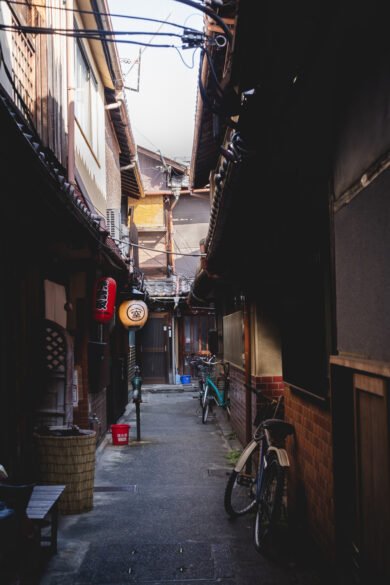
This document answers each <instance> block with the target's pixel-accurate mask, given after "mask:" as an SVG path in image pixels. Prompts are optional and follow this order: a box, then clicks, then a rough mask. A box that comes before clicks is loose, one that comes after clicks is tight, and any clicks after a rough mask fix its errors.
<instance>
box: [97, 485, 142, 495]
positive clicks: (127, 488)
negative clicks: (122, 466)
mask: <svg viewBox="0 0 390 585" xmlns="http://www.w3.org/2000/svg"><path fill="white" fill-rule="evenodd" d="M93 491H94V492H131V493H133V494H136V493H137V491H138V488H137V486H136V485H97V486H95V487H94V488H93Z"/></svg>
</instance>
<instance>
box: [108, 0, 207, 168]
mask: <svg viewBox="0 0 390 585" xmlns="http://www.w3.org/2000/svg"><path fill="white" fill-rule="evenodd" d="M109 7H110V11H111V13H112V14H114V13H118V14H128V15H132V16H142V17H148V18H156V19H160V20H163V21H165V20H169V21H170V22H174V23H177V24H185V25H186V26H189V27H192V28H196V29H198V30H202V29H203V13H202V12H200V11H198V10H196V9H194V8H192V7H190V6H186V5H184V4H180V3H179V2H175V1H174V0H109ZM112 22H113V27H114V29H115V30H138V31H149V32H152V33H154V32H156V31H159V32H176V33H177V32H179V33H180V32H181V31H180V29H174V28H171V27H168V26H167V25H162V27H161V25H160V24H158V23H155V22H144V21H137V20H128V19H121V18H117V17H112ZM160 27H161V28H160ZM117 38H128V39H131V40H135V39H137V40H141V41H142V42H146V43H149V42H151V43H155V44H177V45H180V44H181V39H179V38H174V37H164V36H162V37H158V36H156V37H154V38H153V39H152V36H151V35H148V36H145V37H144V36H137V37H117ZM117 46H118V52H119V55H120V58H121V61H122V63H121V64H122V70H123V73H124V74H125V84H126V86H129V87H131V88H134V89H137V86H138V65H137V63H134V62H135V61H136V60H137V59H138V57H139V50H140V49H141V51H142V55H141V64H140V69H139V91H131V90H126V99H127V105H128V110H129V115H130V122H131V127H132V130H133V134H134V137H135V140H136V142H137V144H138V145H140V146H143V147H145V148H148V149H149V150H152V151H154V152H156V151H158V150H161V152H162V154H163V155H164V156H167V157H169V158H173V159H175V160H177V161H179V162H189V160H190V156H191V151H192V141H193V133H194V122H195V108H196V91H197V75H198V65H199V50H197V51H196V52H195V53H194V50H193V49H186V50H183V51H180V54H181V56H182V58H183V59H184V61H185V63H186V64H187V66H190V67H192V68H188V67H186V66H185V64H184V63H183V61H182V59H181V58H180V55H179V53H178V51H177V50H176V49H173V48H154V47H147V48H146V49H144V48H143V47H138V46H133V45H127V44H121V43H118V45H117ZM123 59H129V60H130V61H131V62H130V63H127V62H124V61H123Z"/></svg>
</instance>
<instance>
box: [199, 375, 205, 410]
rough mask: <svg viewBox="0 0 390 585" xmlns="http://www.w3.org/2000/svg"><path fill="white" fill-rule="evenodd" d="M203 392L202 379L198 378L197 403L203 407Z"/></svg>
mask: <svg viewBox="0 0 390 585" xmlns="http://www.w3.org/2000/svg"><path fill="white" fill-rule="evenodd" d="M203 394H204V382H203V380H199V403H200V406H201V408H203Z"/></svg>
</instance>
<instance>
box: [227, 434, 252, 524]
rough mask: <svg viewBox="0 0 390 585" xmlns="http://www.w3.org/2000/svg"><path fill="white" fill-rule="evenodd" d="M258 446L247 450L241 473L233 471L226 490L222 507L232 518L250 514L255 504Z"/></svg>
mask: <svg viewBox="0 0 390 585" xmlns="http://www.w3.org/2000/svg"><path fill="white" fill-rule="evenodd" d="M259 449H260V447H259V444H258V443H257V444H256V445H255V446H253V449H252V450H251V449H250V448H249V449H248V455H247V458H246V460H245V462H244V465H243V467H242V469H241V471H236V470H235V469H233V471H232V472H231V474H230V476H229V479H228V482H227V485H226V489H225V498H224V505H225V510H226V512H227V514H228V515H229V516H230V517H231V518H234V517H236V516H243V515H244V514H246V513H247V512H250V510H252V508H253V507H254V506H255V504H256V476H257V469H258V462H259Z"/></svg>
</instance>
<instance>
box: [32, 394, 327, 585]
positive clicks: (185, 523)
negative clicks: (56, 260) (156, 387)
mask: <svg viewBox="0 0 390 585" xmlns="http://www.w3.org/2000/svg"><path fill="white" fill-rule="evenodd" d="M197 398H198V396H197V393H196V392H194V391H192V390H190V389H189V390H187V391H184V392H177V391H176V392H172V391H170V392H168V391H162V390H161V391H157V392H151V391H149V392H148V391H145V394H144V402H143V403H142V407H141V433H142V434H141V441H140V442H139V443H137V441H136V439H135V437H136V428H135V412H134V409H132V408H131V405H129V407H128V409H127V411H126V414H125V416H124V417H123V422H128V423H129V424H130V425H131V430H130V441H129V445H128V446H127V445H126V446H114V445H112V442H111V438H110V439H109V440H108V441H107V442H106V446H105V448H104V449H103V450H102V451H101V452H100V453H99V452H98V455H97V465H96V474H95V490H94V507H93V510H92V511H91V512H88V513H85V514H79V515H72V516H62V517H61V519H60V525H59V540H58V553H57V555H55V556H53V557H52V559H51V561H50V563H49V564H48V565H47V566H46V568H45V571H44V574H43V576H42V579H41V584H42V585H86V584H94V585H124V584H125V583H126V584H127V583H129V584H130V583H149V584H154V585H164V584H168V583H175V584H176V585H184V584H185V585H196V584H202V585H214V584H216V583H219V584H221V585H248V584H249V583H250V584H252V585H255V584H260V583H261V584H262V585H266V584H268V585H271V584H275V585H287V584H293V583H294V584H298V585H320V584H321V580H320V579H319V577H318V576H317V573H316V572H315V571H314V570H313V569H310V568H309V567H307V566H306V567H302V566H301V565H294V564H293V563H290V564H289V565H287V566H284V567H283V564H281V563H279V562H275V561H274V562H272V561H270V560H267V559H266V558H265V557H263V556H262V555H259V554H258V553H257V552H256V551H255V549H254V546H253V542H252V529H253V517H251V516H249V517H245V518H241V519H239V520H237V521H235V522H232V521H229V520H228V518H227V516H226V514H225V511H224V508H223V494H224V489H225V485H226V481H227V473H228V472H229V470H230V469H231V467H230V465H229V462H228V458H227V455H228V453H229V451H231V450H232V449H233V448H236V447H237V446H238V443H237V442H236V440H235V439H234V435H233V433H232V431H231V427H230V425H229V423H228V422H227V421H226V418H225V416H224V414H223V413H222V412H218V413H216V414H217V416H216V418H211V419H210V420H209V421H208V422H207V424H206V425H203V424H202V419H201V410H200V408H199V402H198V400H197ZM217 410H218V411H219V410H220V409H217ZM306 562H308V559H306ZM284 564H285V565H286V563H284Z"/></svg>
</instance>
